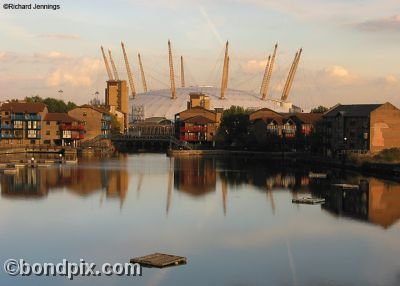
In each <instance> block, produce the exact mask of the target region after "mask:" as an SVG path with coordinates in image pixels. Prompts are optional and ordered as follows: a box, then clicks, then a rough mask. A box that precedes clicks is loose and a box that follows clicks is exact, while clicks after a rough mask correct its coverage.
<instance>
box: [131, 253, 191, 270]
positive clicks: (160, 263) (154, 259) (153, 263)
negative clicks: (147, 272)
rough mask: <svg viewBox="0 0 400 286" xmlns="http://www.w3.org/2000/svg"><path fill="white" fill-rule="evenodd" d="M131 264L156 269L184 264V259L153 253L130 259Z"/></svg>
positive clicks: (185, 261)
mask: <svg viewBox="0 0 400 286" xmlns="http://www.w3.org/2000/svg"><path fill="white" fill-rule="evenodd" d="M130 262H131V263H139V264H140V265H142V266H143V267H157V268H164V267H169V266H176V265H182V264H186V263H187V260H186V257H183V256H176V255H170V254H164V253H157V252H156V253H153V254H150V255H146V256H141V257H136V258H132V259H131V260H130Z"/></svg>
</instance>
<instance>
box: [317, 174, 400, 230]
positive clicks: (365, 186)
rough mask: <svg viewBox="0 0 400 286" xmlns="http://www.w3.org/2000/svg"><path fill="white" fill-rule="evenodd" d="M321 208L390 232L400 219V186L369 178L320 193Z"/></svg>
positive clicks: (333, 187)
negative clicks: (322, 200)
mask: <svg viewBox="0 0 400 286" xmlns="http://www.w3.org/2000/svg"><path fill="white" fill-rule="evenodd" d="M320 194H321V195H322V197H324V198H325V200H326V201H325V203H324V204H323V205H322V208H323V209H324V210H326V211H329V212H330V213H333V214H335V215H337V216H340V217H348V218H353V219H357V220H361V221H366V222H369V223H372V224H375V225H379V226H382V227H383V228H389V227H391V226H392V225H393V224H395V223H396V222H397V221H398V220H399V219H400V184H398V183H394V182H387V181H383V180H378V179H375V178H370V179H368V180H361V181H360V183H359V184H357V185H336V186H335V185H334V186H332V187H331V188H329V189H328V190H325V191H324V190H321V192H320Z"/></svg>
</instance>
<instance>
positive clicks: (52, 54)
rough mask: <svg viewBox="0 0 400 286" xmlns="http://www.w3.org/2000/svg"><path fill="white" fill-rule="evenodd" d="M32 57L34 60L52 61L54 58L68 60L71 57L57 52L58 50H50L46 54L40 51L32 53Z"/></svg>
mask: <svg viewBox="0 0 400 286" xmlns="http://www.w3.org/2000/svg"><path fill="white" fill-rule="evenodd" d="M33 58H34V60H37V61H54V60H69V59H71V57H70V56H68V55H66V54H64V53H61V52H58V51H50V52H48V53H46V54H42V53H35V54H33Z"/></svg>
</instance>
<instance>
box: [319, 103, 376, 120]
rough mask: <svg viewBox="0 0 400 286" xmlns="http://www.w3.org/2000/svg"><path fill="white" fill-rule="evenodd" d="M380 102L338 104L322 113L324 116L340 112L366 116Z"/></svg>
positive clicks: (347, 114) (343, 114)
mask: <svg viewBox="0 0 400 286" xmlns="http://www.w3.org/2000/svg"><path fill="white" fill-rule="evenodd" d="M380 106H382V104H348V105H342V104H338V105H336V106H334V107H332V108H331V109H330V110H328V111H327V112H325V113H324V115H323V116H324V117H335V116H337V115H338V113H340V114H341V115H342V116H351V117H368V116H369V115H370V113H371V112H372V111H374V110H375V109H377V108H378V107H380Z"/></svg>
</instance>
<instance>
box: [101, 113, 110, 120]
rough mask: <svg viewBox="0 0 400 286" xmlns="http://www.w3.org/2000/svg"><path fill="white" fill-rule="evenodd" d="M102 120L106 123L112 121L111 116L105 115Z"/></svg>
mask: <svg viewBox="0 0 400 286" xmlns="http://www.w3.org/2000/svg"><path fill="white" fill-rule="evenodd" d="M102 119H103V120H105V121H111V116H110V115H104V114H103V118H102Z"/></svg>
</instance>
